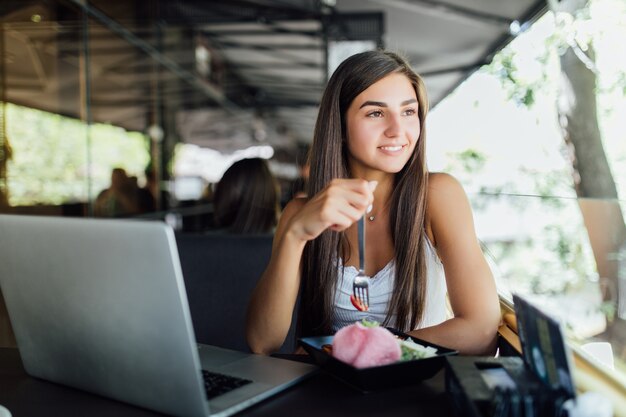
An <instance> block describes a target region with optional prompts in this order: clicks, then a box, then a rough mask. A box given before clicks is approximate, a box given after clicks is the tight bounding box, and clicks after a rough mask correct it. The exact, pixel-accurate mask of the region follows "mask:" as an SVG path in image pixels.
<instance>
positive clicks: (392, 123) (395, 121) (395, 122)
mask: <svg viewBox="0 0 626 417" xmlns="http://www.w3.org/2000/svg"><path fill="white" fill-rule="evenodd" d="M401 129H402V126H401V124H400V117H399V116H397V115H389V117H388V118H387V127H386V129H385V136H387V137H390V138H392V137H395V136H398V135H399V134H400V130H401Z"/></svg>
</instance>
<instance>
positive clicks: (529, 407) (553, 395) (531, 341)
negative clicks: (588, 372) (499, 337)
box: [446, 295, 576, 417]
mask: <svg viewBox="0 0 626 417" xmlns="http://www.w3.org/2000/svg"><path fill="white" fill-rule="evenodd" d="M514 304H515V312H516V317H517V323H518V324H517V325H518V335H519V338H520V343H521V346H522V357H517V356H508V357H496V358H492V357H475V356H456V357H448V358H446V361H447V364H446V390H447V391H448V393H449V394H450V396H451V398H452V400H453V404H454V409H455V411H456V415H457V416H467V417H559V416H561V415H563V414H562V413H561V412H562V410H561V409H562V404H563V403H564V402H565V401H566V400H567V399H569V398H572V397H574V396H575V395H576V394H575V391H574V384H573V381H572V377H571V373H570V369H571V367H570V360H569V352H568V350H567V347H566V345H565V342H564V339H563V332H562V328H561V325H560V323H559V322H558V321H557V320H555V319H554V318H552V317H550V316H549V315H548V314H546V313H545V312H542V311H541V310H539V309H538V308H537V307H536V306H534V305H532V304H531V303H530V302H529V301H528V300H526V299H525V298H522V297H520V296H518V295H514Z"/></svg>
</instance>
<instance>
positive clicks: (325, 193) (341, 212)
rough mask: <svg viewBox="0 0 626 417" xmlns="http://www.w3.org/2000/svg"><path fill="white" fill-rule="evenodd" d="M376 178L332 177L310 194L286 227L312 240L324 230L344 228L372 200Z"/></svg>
mask: <svg viewBox="0 0 626 417" xmlns="http://www.w3.org/2000/svg"><path fill="white" fill-rule="evenodd" d="M377 184H378V182H376V181H370V182H367V181H365V180H362V179H335V180H332V181H331V182H330V184H328V185H327V186H326V187H325V188H324V189H323V190H322V191H320V192H319V193H317V194H316V195H315V196H313V197H312V198H311V199H310V200H309V201H308V202H307V203H306V204H304V206H303V207H302V209H301V210H300V211H299V212H298V213H297V214H296V215H294V216H293V217H292V219H291V224H290V229H291V230H292V232H293V233H294V234H295V236H297V237H298V238H299V239H301V240H303V241H307V240H313V239H315V238H316V237H318V236H319V235H320V234H321V233H322V232H323V231H324V230H326V229H329V228H330V229H331V230H334V231H336V232H340V231H342V230H346V229H347V228H348V227H350V226H351V225H352V224H353V223H354V222H355V221H357V220H358V219H359V218H360V217H361V216H363V214H364V213H365V211H366V210H367V208H368V207H369V206H370V205H371V204H372V203H373V202H374V190H375V189H376V185H377Z"/></svg>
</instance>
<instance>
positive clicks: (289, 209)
mask: <svg viewBox="0 0 626 417" xmlns="http://www.w3.org/2000/svg"><path fill="white" fill-rule="evenodd" d="M307 201H308V199H306V198H294V199H293V200H291V201H290V202H289V203H287V205H286V206H285V208H284V209H283V212H282V213H281V215H280V219H279V225H280V224H285V223H286V222H288V221H289V220H290V219H291V218H292V217H293V216H294V215H295V214H296V213H298V212H299V211H300V210H301V209H302V207H303V206H304V205H305V204H306V203H307Z"/></svg>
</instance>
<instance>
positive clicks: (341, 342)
mask: <svg viewBox="0 0 626 417" xmlns="http://www.w3.org/2000/svg"><path fill="white" fill-rule="evenodd" d="M401 354H402V351H401V349H400V344H399V343H398V340H397V339H396V338H395V336H394V335H393V334H392V333H391V332H390V331H389V330H387V329H385V328H384V327H378V326H377V327H365V326H363V325H362V324H361V323H359V322H357V323H354V324H351V325H349V326H346V327H343V328H342V329H340V330H339V331H338V332H337V333H336V334H335V337H334V338H333V356H334V357H335V358H337V359H339V360H340V361H343V362H346V363H348V364H350V365H352V366H354V367H355V368H367V367H370V366H381V365H387V364H389V363H393V362H397V361H398V360H400V356H401Z"/></svg>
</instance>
